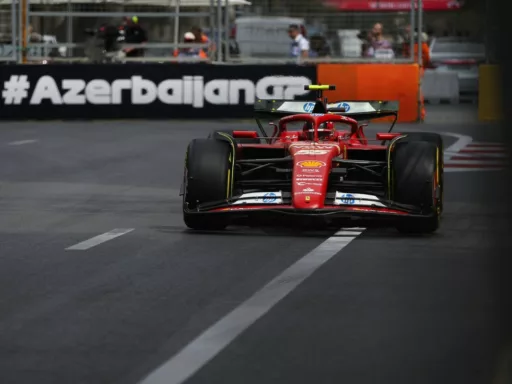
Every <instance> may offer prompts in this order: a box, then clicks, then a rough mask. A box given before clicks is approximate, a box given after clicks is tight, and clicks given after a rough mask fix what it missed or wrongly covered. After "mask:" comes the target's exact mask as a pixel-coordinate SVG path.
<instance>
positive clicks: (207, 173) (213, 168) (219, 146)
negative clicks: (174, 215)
mask: <svg viewBox="0 0 512 384" xmlns="http://www.w3.org/2000/svg"><path fill="white" fill-rule="evenodd" d="M231 151H232V149H231V146H230V144H229V143H228V142H224V141H220V140H212V139H195V140H192V142H191V143H190V144H189V146H188V149H187V155H186V159H185V175H184V187H185V188H184V196H183V203H184V211H183V221H184V222H185V224H186V226H187V227H189V228H191V229H197V230H222V229H225V228H226V227H227V225H228V221H227V220H226V219H225V218H224V217H220V216H218V215H214V214H212V215H209V214H207V213H206V214H204V215H202V214H196V213H188V212H186V211H185V208H186V207H187V208H188V209H194V208H196V207H197V205H198V204H201V203H208V202H215V201H219V200H225V199H226V198H228V197H230V192H231V171H232V161H234V159H233V158H232V152H231Z"/></svg>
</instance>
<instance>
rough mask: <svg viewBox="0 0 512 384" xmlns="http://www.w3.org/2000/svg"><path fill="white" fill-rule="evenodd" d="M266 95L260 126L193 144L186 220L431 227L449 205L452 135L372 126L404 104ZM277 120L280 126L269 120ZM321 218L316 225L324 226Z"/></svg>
mask: <svg viewBox="0 0 512 384" xmlns="http://www.w3.org/2000/svg"><path fill="white" fill-rule="evenodd" d="M307 89H309V90H317V91H318V93H319V95H318V99H317V100H316V101H312V102H304V101H286V100H277V101H276V100H257V102H256V104H255V112H256V114H257V115H256V121H257V123H258V131H246V130H240V131H236V130H235V131H217V132H213V133H212V134H210V136H209V137H208V138H203V139H195V140H192V142H191V143H190V144H189V146H188V149H187V155H186V159H185V172H184V178H183V186H182V191H181V195H182V196H183V215H184V221H185V224H186V225H187V226H188V227H189V228H192V229H202V230H214V229H215V230H218V229H224V228H226V227H227V226H228V225H229V224H231V223H236V224H242V225H264V224H270V225H273V226H275V225H282V224H284V225H291V224H297V223H300V222H304V223H308V224H313V223H316V220H319V221H320V222H321V223H327V224H332V225H336V226H354V225H357V226H361V225H363V226H368V225H371V224H372V223H379V224H382V223H385V225H393V226H395V227H396V228H397V229H398V230H399V231H401V232H407V233H431V232H434V231H436V230H437V229H438V227H439V222H440V217H441V213H442V209H443V143H442V139H441V136H440V135H438V134H433V133H417V132H415V133H391V131H392V128H393V125H394V122H393V125H392V126H391V128H390V129H389V132H387V133H378V134H377V135H376V139H375V140H371V139H368V138H367V137H366V136H365V134H364V131H363V129H364V126H365V124H363V122H365V121H369V120H372V119H376V118H382V117H385V116H395V122H396V120H397V116H398V103H397V102H382V101H378V102H377V101H376V102H361V101H357V102H350V101H349V102H335V103H331V104H329V103H328V102H327V100H324V99H323V98H322V90H327V89H334V86H329V85H326V86H323V85H310V86H307ZM264 117H268V118H276V117H277V118H279V121H278V123H277V124H274V123H272V122H271V123H270V124H269V126H270V128H271V130H272V132H270V134H267V132H265V129H264V128H263V125H262V123H261V121H262V120H263V118H264ZM314 225H315V224H314Z"/></svg>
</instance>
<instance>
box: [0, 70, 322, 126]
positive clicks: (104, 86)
mask: <svg viewBox="0 0 512 384" xmlns="http://www.w3.org/2000/svg"><path fill="white" fill-rule="evenodd" d="M316 76H317V75H316V68H315V67H314V66H294V65H208V64H112V65H109V64H102V65H92V64H91V65H79V64H77V65H12V66H11V65H9V66H7V65H6V66H2V67H1V70H0V80H1V84H2V94H1V97H0V118H2V119H16V120H20V119H124V118H146V119H151V118H155V119H156V118H177V119H182V118H230V117H233V118H241V117H243V118H245V117H251V116H252V111H253V105H254V100H255V98H261V99H296V100H304V99H311V98H312V97H314V95H311V94H310V92H307V91H304V85H307V84H315V83H316Z"/></svg>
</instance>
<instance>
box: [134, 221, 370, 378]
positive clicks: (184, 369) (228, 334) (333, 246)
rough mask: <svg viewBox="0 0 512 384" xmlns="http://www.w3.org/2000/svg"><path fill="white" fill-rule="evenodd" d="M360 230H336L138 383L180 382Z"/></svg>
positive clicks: (206, 361) (359, 232) (345, 244)
mask: <svg viewBox="0 0 512 384" xmlns="http://www.w3.org/2000/svg"><path fill="white" fill-rule="evenodd" d="M363 231H364V228H354V229H345V230H341V231H338V232H337V233H336V234H335V235H333V236H332V237H330V238H329V239H327V240H326V241H324V242H323V243H322V244H320V245H319V246H318V247H317V248H315V249H313V250H312V251H311V252H309V253H308V254H307V255H305V256H304V257H302V258H301V259H300V260H298V261H297V262H295V263H294V264H293V265H292V266H290V267H289V268H287V269H286V270H285V271H284V272H283V273H281V274H280V275H279V276H277V277H276V278H275V279H274V280H272V281H271V282H269V283H268V284H267V285H265V286H264V287H263V288H261V289H260V290H259V291H258V292H256V293H255V294H254V295H253V296H252V297H250V298H249V299H248V300H247V301H245V302H244V303H242V304H241V305H239V306H238V307H237V308H235V309H234V310H233V311H232V312H231V313H229V314H228V315H226V316H225V317H224V318H222V319H220V320H219V321H218V322H217V323H216V324H214V325H212V326H211V327H210V328H208V329H207V330H206V331H204V332H203V333H202V334H201V335H199V337H197V338H196V339H195V340H193V341H192V342H191V343H190V344H188V345H187V346H186V347H185V348H184V349H182V350H181V351H180V352H179V353H178V354H177V355H175V356H174V357H172V358H171V359H169V360H167V361H166V362H165V363H163V364H162V365H161V366H160V367H159V368H157V369H156V370H155V371H153V372H152V373H151V374H150V375H149V376H147V377H146V378H145V379H144V380H143V381H141V384H181V383H183V382H184V381H185V380H187V379H188V378H190V377H191V376H192V375H193V374H194V373H196V372H197V371H198V370H199V369H200V368H201V367H203V366H204V365H205V364H206V363H208V361H210V360H211V359H212V358H213V357H215V356H216V355H217V354H218V353H219V352H221V351H222V350H223V349H224V348H225V347H226V346H227V345H229V344H230V343H231V342H232V341H233V340H234V339H235V338H236V337H237V336H238V335H240V334H241V333H242V332H244V331H245V330H246V329H247V328H248V327H250V326H251V325H252V324H253V323H254V322H255V321H256V320H258V319H259V318H261V317H262V316H263V315H264V314H265V313H267V312H268V311H269V310H270V309H271V308H272V307H273V306H274V305H276V304H277V303H278V302H279V301H280V300H281V299H283V298H284V297H285V296H286V295H288V294H289V293H290V292H291V291H293V290H294V289H295V288H296V287H297V286H298V285H299V284H300V283H302V282H303V281H304V280H306V279H307V278H308V277H309V276H310V275H311V274H312V273H313V272H315V271H316V270H317V269H318V268H319V267H321V266H322V265H323V264H325V263H326V262H327V261H329V260H330V259H331V258H332V257H333V256H334V255H336V254H337V253H338V252H339V251H341V250H342V249H343V248H345V247H346V246H347V245H348V244H350V242H351V241H352V240H354V239H355V238H356V237H357V236H359V235H360V234H361V233H362V232H363Z"/></svg>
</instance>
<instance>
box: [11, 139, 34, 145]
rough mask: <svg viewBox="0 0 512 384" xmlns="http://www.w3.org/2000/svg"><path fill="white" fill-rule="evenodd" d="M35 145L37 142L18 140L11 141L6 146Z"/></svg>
mask: <svg viewBox="0 0 512 384" xmlns="http://www.w3.org/2000/svg"><path fill="white" fill-rule="evenodd" d="M33 143H37V140H19V141H12V142H10V143H9V144H8V145H25V144H33Z"/></svg>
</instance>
